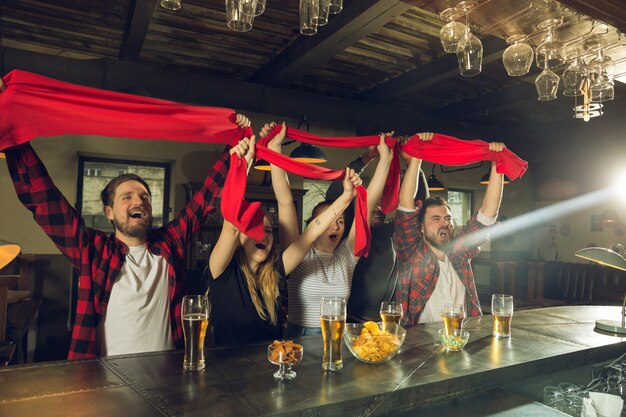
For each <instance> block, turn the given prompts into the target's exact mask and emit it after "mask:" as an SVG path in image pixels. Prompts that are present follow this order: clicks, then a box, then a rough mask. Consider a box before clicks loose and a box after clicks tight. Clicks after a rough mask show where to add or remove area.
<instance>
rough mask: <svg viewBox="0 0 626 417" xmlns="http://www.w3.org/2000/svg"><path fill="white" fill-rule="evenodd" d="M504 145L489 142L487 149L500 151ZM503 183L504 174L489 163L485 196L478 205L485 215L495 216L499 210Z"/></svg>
mask: <svg viewBox="0 0 626 417" xmlns="http://www.w3.org/2000/svg"><path fill="white" fill-rule="evenodd" d="M505 148H506V146H504V144H503V143H501V142H491V143H490V144H489V150H490V151H494V152H502V151H503V150H504V149H505ZM503 184H504V174H498V172H497V171H496V163H495V162H492V163H491V173H490V174H489V185H487V190H486V192H485V198H484V199H483V204H482V206H481V207H480V211H481V212H482V213H483V214H484V215H485V216H487V217H491V218H493V217H496V216H497V215H498V211H499V210H500V203H501V202H502V188H503Z"/></svg>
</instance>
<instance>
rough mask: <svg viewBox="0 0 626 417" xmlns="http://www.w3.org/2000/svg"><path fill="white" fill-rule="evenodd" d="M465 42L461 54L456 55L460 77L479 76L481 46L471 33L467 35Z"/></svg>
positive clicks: (481, 55) (481, 57)
mask: <svg viewBox="0 0 626 417" xmlns="http://www.w3.org/2000/svg"><path fill="white" fill-rule="evenodd" d="M467 39H468V40H467V42H466V43H465V47H464V48H463V50H462V51H461V52H459V53H458V54H456V57H457V61H458V63H459V71H460V72H461V76H462V77H474V76H475V75H478V74H480V71H481V69H482V64H483V44H482V42H481V41H480V39H478V38H477V37H476V36H475V35H474V34H473V33H471V32H470V33H469V34H468V38H467Z"/></svg>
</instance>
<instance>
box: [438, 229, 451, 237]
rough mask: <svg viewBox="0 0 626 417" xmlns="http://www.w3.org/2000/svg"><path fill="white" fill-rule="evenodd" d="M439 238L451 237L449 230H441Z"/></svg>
mask: <svg viewBox="0 0 626 417" xmlns="http://www.w3.org/2000/svg"><path fill="white" fill-rule="evenodd" d="M439 236H441V237H443V238H446V237H448V236H450V231H449V230H448V229H441V230H439Z"/></svg>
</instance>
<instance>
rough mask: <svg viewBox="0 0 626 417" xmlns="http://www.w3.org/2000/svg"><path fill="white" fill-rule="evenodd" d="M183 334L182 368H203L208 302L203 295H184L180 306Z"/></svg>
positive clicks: (195, 369) (191, 369)
mask: <svg viewBox="0 0 626 417" xmlns="http://www.w3.org/2000/svg"><path fill="white" fill-rule="evenodd" d="M181 316H182V320H183V335H184V336H185V359H184V360H183V369H184V370H186V371H202V370H203V369H204V366H205V365H204V336H205V335H206V329H207V326H208V325H209V302H208V300H207V297H206V296H204V295H186V296H184V297H183V304H182V306H181Z"/></svg>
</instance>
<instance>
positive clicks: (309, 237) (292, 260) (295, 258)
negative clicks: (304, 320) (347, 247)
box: [282, 168, 363, 274]
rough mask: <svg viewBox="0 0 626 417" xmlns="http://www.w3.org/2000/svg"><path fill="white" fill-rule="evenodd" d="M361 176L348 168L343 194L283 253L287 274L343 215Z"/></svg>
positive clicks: (360, 182) (359, 182)
mask: <svg viewBox="0 0 626 417" xmlns="http://www.w3.org/2000/svg"><path fill="white" fill-rule="evenodd" d="M362 182H363V181H362V180H361V177H360V176H359V174H357V173H356V172H354V170H353V169H350V168H346V175H345V177H344V179H343V193H342V194H341V195H340V196H339V197H338V198H337V199H336V200H335V201H334V202H333V204H331V205H330V206H329V207H328V208H327V209H326V210H324V211H323V212H321V213H320V214H319V215H317V217H315V218H314V219H313V220H312V221H311V222H310V223H309V225H308V226H307V227H306V229H304V232H303V233H302V235H301V236H300V237H299V238H298V239H296V240H295V241H294V242H293V243H292V244H291V245H289V247H287V249H285V250H284V251H283V254H282V257H283V265H284V266H285V273H286V274H290V273H291V272H292V271H293V270H294V269H295V268H296V267H297V266H298V265H299V264H300V262H302V259H304V256H305V255H306V254H307V252H308V251H309V249H311V246H313V243H314V242H315V240H317V238H318V237H320V236H321V235H322V234H323V233H324V232H325V231H326V230H327V229H328V228H329V227H330V225H331V224H332V222H334V221H335V219H336V218H337V217H338V216H339V215H340V214H341V213H343V211H344V210H345V209H346V207H348V205H349V204H350V202H351V201H352V199H353V198H354V196H355V195H356V192H355V190H354V189H355V187H358V186H359V185H361V184H362Z"/></svg>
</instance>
